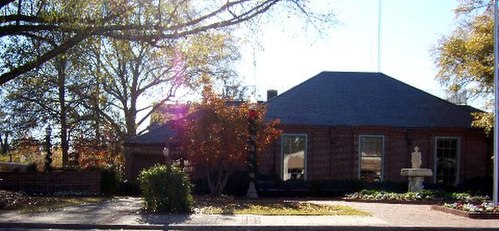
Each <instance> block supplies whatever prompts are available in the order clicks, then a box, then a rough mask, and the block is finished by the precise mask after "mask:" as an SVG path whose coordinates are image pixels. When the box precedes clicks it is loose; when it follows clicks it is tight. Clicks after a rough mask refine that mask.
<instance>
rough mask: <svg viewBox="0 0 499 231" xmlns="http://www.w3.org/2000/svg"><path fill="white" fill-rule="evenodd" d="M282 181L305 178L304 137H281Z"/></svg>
mask: <svg viewBox="0 0 499 231" xmlns="http://www.w3.org/2000/svg"><path fill="white" fill-rule="evenodd" d="M282 141H283V143H282V150H283V155H282V156H283V160H282V162H283V165H282V166H283V170H282V172H283V174H282V178H283V180H290V179H304V178H305V144H306V136H304V135H283V139H282Z"/></svg>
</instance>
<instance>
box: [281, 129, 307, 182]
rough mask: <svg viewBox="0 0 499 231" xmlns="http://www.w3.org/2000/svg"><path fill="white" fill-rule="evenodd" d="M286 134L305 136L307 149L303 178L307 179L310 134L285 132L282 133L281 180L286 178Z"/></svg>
mask: <svg viewBox="0 0 499 231" xmlns="http://www.w3.org/2000/svg"><path fill="white" fill-rule="evenodd" d="M284 136H301V137H304V138H305V151H304V157H303V162H304V170H303V172H304V173H303V180H304V181H306V180H307V175H308V174H307V169H308V166H307V162H308V161H307V158H308V157H307V156H308V135H307V134H300V133H283V134H282V135H281V157H280V158H281V161H280V162H281V168H280V173H281V180H284Z"/></svg>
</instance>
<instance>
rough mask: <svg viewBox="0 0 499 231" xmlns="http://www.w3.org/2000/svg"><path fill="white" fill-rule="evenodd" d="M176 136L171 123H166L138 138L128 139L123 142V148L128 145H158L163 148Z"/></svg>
mask: <svg viewBox="0 0 499 231" xmlns="http://www.w3.org/2000/svg"><path fill="white" fill-rule="evenodd" d="M175 135H176V132H175V129H174V128H173V124H172V123H166V124H164V125H161V126H159V127H156V128H154V129H151V130H150V131H148V132H147V133H144V134H142V135H140V136H136V137H133V138H130V139H128V140H126V141H125V143H124V145H125V146H130V145H159V146H163V145H165V144H166V142H167V141H168V140H169V139H170V138H171V137H174V136H175Z"/></svg>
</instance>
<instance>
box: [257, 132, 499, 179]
mask: <svg viewBox="0 0 499 231" xmlns="http://www.w3.org/2000/svg"><path fill="white" fill-rule="evenodd" d="M282 129H283V133H284V134H306V135H307V145H306V146H307V150H306V153H307V154H306V159H305V161H306V164H305V165H306V169H305V171H306V179H307V180H319V179H332V180H334V179H357V178H358V177H359V137H360V136H363V135H376V136H383V137H384V155H383V161H382V166H383V168H382V169H383V171H382V178H383V181H393V182H401V181H406V178H405V177H402V176H400V170H401V169H402V168H407V167H411V152H413V150H414V147H416V146H418V147H419V148H420V151H421V153H422V161H423V163H422V168H430V169H432V170H433V171H434V172H435V169H434V168H435V152H436V150H435V149H436V146H435V142H436V138H437V137H452V138H457V139H458V140H459V145H458V146H459V157H458V159H459V176H458V179H459V181H460V182H463V181H464V180H466V179H470V178H474V177H482V176H486V175H487V174H488V172H489V168H490V166H489V165H490V157H491V155H492V154H491V153H489V147H488V142H487V137H486V135H485V134H484V133H483V131H482V130H479V129H460V128H459V129H456V128H411V129H407V128H391V127H327V126H289V125H286V126H282ZM281 158H282V154H281V140H280V139H278V140H276V142H274V143H273V144H272V145H271V147H270V148H269V149H268V150H267V151H266V152H265V153H261V154H260V157H259V170H260V172H261V173H263V174H267V175H272V173H275V174H277V175H281V162H282V160H281ZM427 181H429V182H433V179H427Z"/></svg>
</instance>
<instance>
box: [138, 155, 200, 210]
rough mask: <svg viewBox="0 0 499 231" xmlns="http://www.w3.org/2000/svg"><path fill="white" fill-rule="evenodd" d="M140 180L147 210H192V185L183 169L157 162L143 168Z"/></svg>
mask: <svg viewBox="0 0 499 231" xmlns="http://www.w3.org/2000/svg"><path fill="white" fill-rule="evenodd" d="M139 182H140V189H141V190H142V196H143V197H144V206H145V209H146V210H148V211H151V212H167V213H188V212H191V211H192V205H193V198H192V195H191V188H192V185H191V183H190V181H189V177H188V176H187V174H186V173H185V172H183V171H182V170H180V169H178V168H176V167H173V166H166V165H159V164H157V165H155V166H153V167H151V168H149V169H145V170H142V172H141V173H140V175H139Z"/></svg>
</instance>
